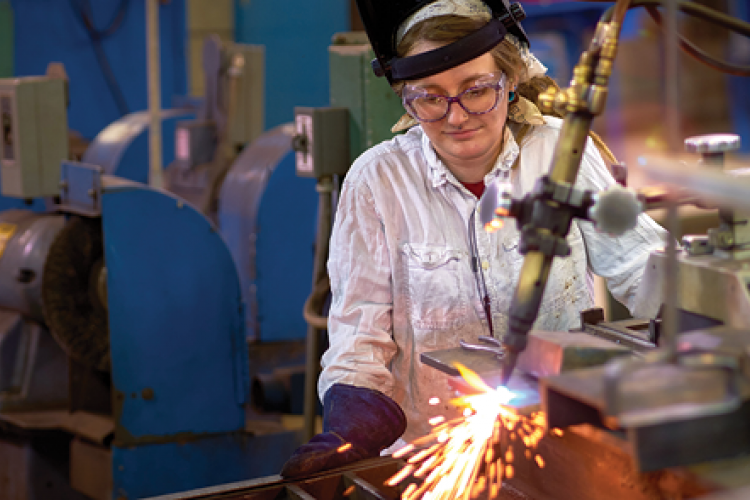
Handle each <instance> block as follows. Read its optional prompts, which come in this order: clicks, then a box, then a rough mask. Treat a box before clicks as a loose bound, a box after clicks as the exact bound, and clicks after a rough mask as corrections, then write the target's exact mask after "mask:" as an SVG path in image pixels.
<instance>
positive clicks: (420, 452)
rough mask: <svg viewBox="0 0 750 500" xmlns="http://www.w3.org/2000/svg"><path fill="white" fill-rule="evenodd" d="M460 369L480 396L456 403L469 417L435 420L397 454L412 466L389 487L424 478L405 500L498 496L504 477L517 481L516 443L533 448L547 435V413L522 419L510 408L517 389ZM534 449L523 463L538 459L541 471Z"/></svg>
mask: <svg viewBox="0 0 750 500" xmlns="http://www.w3.org/2000/svg"><path fill="white" fill-rule="evenodd" d="M457 368H458V370H459V372H460V373H461V376H462V377H463V378H464V380H465V381H466V382H467V383H468V384H469V385H470V386H471V387H472V388H474V389H476V390H477V391H478V393H477V394H471V395H465V396H462V397H460V398H457V399H455V400H453V401H452V404H454V405H457V406H459V407H463V408H464V411H463V415H464V416H463V417H460V418H456V419H454V420H448V421H446V420H445V418H443V417H439V418H438V417H435V418H432V419H431V420H430V423H431V424H432V425H433V429H432V431H431V433H430V434H428V435H427V436H424V437H421V438H419V439H417V440H415V441H413V442H412V443H410V444H409V445H407V446H406V447H404V448H402V449H401V450H399V451H398V452H397V453H395V454H394V457H397V458H400V457H405V456H407V455H408V456H409V458H408V460H407V462H408V464H407V465H406V466H405V467H404V468H403V469H401V470H400V471H399V472H398V473H396V474H395V475H394V476H392V477H391V478H390V479H388V481H387V482H386V484H388V485H389V486H395V485H397V484H399V483H400V482H402V481H403V480H405V479H406V478H408V477H410V476H411V477H414V478H416V480H418V481H417V483H416V484H414V483H412V484H409V486H408V488H406V489H405V490H404V492H403V494H402V495H401V498H402V500H417V499H425V498H430V499H431V500H447V499H453V498H460V499H466V500H469V499H471V498H476V496H477V495H479V494H480V493H484V494H485V495H487V494H489V498H497V496H498V495H499V491H500V488H502V482H503V479H504V478H507V479H510V478H512V477H513V475H514V472H515V470H514V466H513V465H512V464H513V461H514V458H515V457H514V451H513V447H512V446H511V442H512V443H515V444H514V445H513V446H520V445H521V443H523V445H525V446H526V447H527V448H528V450H532V449H535V448H536V447H537V444H538V443H539V441H540V440H541V439H542V438H543V437H544V436H545V434H546V432H545V427H544V425H545V423H544V415H543V414H542V413H535V414H534V415H532V416H531V417H524V416H522V415H518V414H517V413H516V412H515V411H514V409H513V408H510V407H509V406H507V405H508V403H509V402H510V401H511V400H512V399H513V397H514V396H515V394H514V393H513V392H512V391H510V390H508V388H506V387H498V388H497V389H493V388H491V387H489V386H488V385H487V384H485V382H484V381H483V380H482V379H481V377H479V376H478V375H477V374H476V373H474V372H473V371H471V370H469V369H468V368H466V367H464V366H462V365H457ZM433 399H436V398H433ZM430 403H431V404H432V400H430ZM554 431H559V429H555V430H554ZM554 431H553V432H551V433H552V434H554V435H561V434H562V431H559V434H558V432H554ZM516 437H518V438H519V439H520V442H519V440H518V439H516ZM528 450H526V452H525V453H524V452H522V451H520V450H518V449H517V450H516V451H518V453H519V456H520V458H521V459H523V458H526V459H527V460H529V461H531V460H533V461H534V462H535V463H536V465H537V466H538V467H540V468H541V467H544V459H543V458H542V457H541V456H540V455H538V454H536V453H531V452H530V451H528ZM532 457H533V458H532ZM422 478H424V479H422ZM419 480H421V482H419Z"/></svg>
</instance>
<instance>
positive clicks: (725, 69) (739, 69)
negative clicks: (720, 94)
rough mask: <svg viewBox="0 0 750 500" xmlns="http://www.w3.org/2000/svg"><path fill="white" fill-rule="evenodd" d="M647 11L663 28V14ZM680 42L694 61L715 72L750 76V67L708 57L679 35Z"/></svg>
mask: <svg viewBox="0 0 750 500" xmlns="http://www.w3.org/2000/svg"><path fill="white" fill-rule="evenodd" d="M646 11H647V12H648V13H649V15H650V16H651V18H652V19H653V20H654V22H655V23H656V24H657V25H658V26H659V27H662V19H661V14H660V13H659V11H658V10H657V9H656V7H652V6H647V7H646ZM677 38H678V40H679V42H680V47H681V48H682V50H684V51H685V52H686V53H688V54H689V55H690V56H692V57H693V58H694V59H696V60H698V61H700V62H702V63H703V64H705V65H706V66H709V67H711V68H713V69H715V70H718V71H721V72H722V73H728V74H730V75H734V76H750V66H741V65H739V64H733V63H729V62H726V61H722V60H720V59H717V58H715V57H712V56H710V55H708V54H707V53H706V52H704V51H703V50H701V49H699V48H698V47H697V46H696V45H695V44H693V43H692V42H690V41H689V40H686V39H685V38H684V37H682V36H681V35H679V34H678V35H677Z"/></svg>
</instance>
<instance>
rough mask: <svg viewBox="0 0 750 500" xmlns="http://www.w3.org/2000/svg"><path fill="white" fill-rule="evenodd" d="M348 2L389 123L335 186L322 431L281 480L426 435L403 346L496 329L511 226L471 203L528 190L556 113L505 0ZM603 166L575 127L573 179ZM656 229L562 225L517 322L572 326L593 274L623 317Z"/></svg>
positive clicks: (513, 252) (514, 270)
mask: <svg viewBox="0 0 750 500" xmlns="http://www.w3.org/2000/svg"><path fill="white" fill-rule="evenodd" d="M357 4H358V7H359V11H360V14H361V16H362V20H363V22H364V25H365V29H366V31H367V35H368V37H369V39H370V42H371V44H372V47H373V50H374V52H375V55H376V60H375V61H373V69H374V70H375V72H376V74H378V75H380V76H384V77H385V78H386V79H387V80H388V82H389V83H390V85H391V87H392V88H393V90H394V91H395V92H397V93H398V94H399V96H400V97H401V99H402V101H403V105H404V108H405V112H406V113H405V114H404V116H403V117H402V119H401V120H400V121H399V122H398V123H397V124H396V125H395V126H394V129H393V131H394V132H404V133H402V134H399V135H396V136H395V137H394V138H393V139H392V140H390V141H387V142H384V143H381V144H379V145H377V146H375V147H373V148H371V149H370V150H368V151H366V152H365V153H364V154H362V155H361V156H360V157H359V158H358V159H357V160H356V161H355V162H354V165H353V166H352V168H351V170H350V171H349V173H348V174H347V176H346V179H345V181H344V183H343V187H342V191H341V196H340V201H339V205H338V209H337V214H336V222H335V227H334V230H333V234H332V238H331V242H330V258H329V261H328V271H329V275H330V280H331V292H332V303H331V307H330V312H329V320H328V332H329V340H330V347H329V349H328V350H327V352H326V353H325V355H324V356H323V359H322V366H323V371H322V373H321V376H320V379H319V383H318V389H319V395H320V397H321V399H322V401H323V408H324V416H323V417H324V418H323V431H324V432H323V433H322V434H319V435H317V436H315V437H313V439H312V440H311V441H310V442H309V443H307V444H305V445H303V446H302V447H300V448H299V449H298V450H297V451H296V452H295V453H294V455H293V456H292V457H291V459H290V460H289V461H288V462H287V464H286V465H285V466H284V469H283V471H282V475H283V476H286V477H299V476H303V475H307V474H311V473H314V472H317V471H320V470H325V469H329V468H333V467H337V466H341V465H345V464H347V463H350V462H353V461H356V460H360V459H364V458H369V457H375V456H378V455H379V454H381V453H388V452H390V451H393V450H394V449H395V448H396V447H398V446H402V445H403V443H404V442H407V441H410V440H412V439H414V438H417V437H419V436H421V435H424V434H427V433H428V432H429V430H430V424H429V423H428V420H429V419H430V418H432V417H434V416H437V415H443V416H445V417H446V418H451V417H453V416H454V415H453V412H454V411H455V409H454V408H452V407H451V405H450V399H451V397H452V396H453V395H454V392H453V390H452V389H451V387H450V386H449V383H448V379H447V377H440V376H438V374H437V373H436V372H435V371H434V370H433V369H431V368H429V367H427V366H425V365H423V364H422V363H421V362H420V359H419V356H420V354H421V353H422V352H425V351H434V350H439V349H450V348H455V347H457V346H458V345H459V341H460V340H465V341H469V342H472V341H477V339H478V338H479V337H480V336H486V335H492V336H494V337H496V338H498V339H500V338H502V337H503V335H504V334H505V333H506V331H507V329H508V320H509V309H510V305H511V298H512V295H513V290H514V289H515V287H516V284H517V281H518V275H519V272H520V269H521V266H522V263H523V258H524V256H523V255H522V254H521V253H520V252H519V244H520V243H521V232H520V231H519V229H518V228H517V227H515V225H514V224H505V225H504V226H503V227H502V228H500V229H499V230H497V231H495V232H493V233H488V232H486V231H485V230H484V228H483V225H482V224H481V223H480V221H479V217H478V216H477V206H478V201H479V199H480V197H481V195H482V194H483V192H484V189H485V186H487V185H488V184H489V183H492V182H498V181H500V182H503V183H505V185H506V186H507V189H508V191H509V192H511V193H512V195H513V197H514V198H517V197H518V198H520V197H522V196H523V195H524V194H525V193H528V192H530V191H531V190H532V189H533V188H534V186H535V183H536V182H537V180H538V179H539V178H540V177H541V176H543V175H545V174H546V173H547V172H548V170H549V168H550V162H551V159H552V155H553V151H554V148H555V144H556V141H557V139H558V137H559V135H560V128H561V124H562V120H561V117H560V116H553V115H550V114H546V115H545V114H542V113H541V112H540V110H539V107H538V106H537V104H538V100H539V94H540V93H541V92H543V91H545V90H546V89H547V88H548V87H550V86H553V87H555V88H557V85H556V83H555V82H554V81H553V80H552V79H551V78H549V77H548V76H546V74H545V72H546V68H545V67H544V66H543V65H542V64H541V63H540V62H539V61H538V60H537V58H536V57H534V55H533V54H532V53H531V52H530V50H529V43H528V38H527V36H526V33H525V31H524V30H523V28H522V27H521V25H520V23H519V19H520V17H522V16H521V15H520V13H521V11H520V10H519V8H518V6H517V5H513V6H511V5H509V3H508V1H507V0H486V1H482V0H437V1H434V0H433V1H429V0H412V1H408V0H357ZM607 161H609V162H611V161H613V159H612V157H611V153H610V152H609V151H608V150H607V148H606V146H605V145H604V144H603V143H602V142H601V141H600V140H599V139H598V137H596V136H594V135H593V134H592V137H591V138H590V139H589V140H588V141H587V144H586V147H585V150H584V152H583V155H582V160H581V165H580V170H579V173H578V178H577V181H576V184H575V187H576V188H580V189H584V190H592V191H600V190H603V189H605V188H607V187H609V186H611V185H613V184H614V183H615V180H614V179H613V177H612V175H611V174H610V171H609V169H608V167H607V163H606V162H607ZM665 238H666V232H665V231H664V230H663V229H662V228H660V227H659V226H658V225H657V224H656V223H655V222H654V221H653V220H652V219H650V218H649V217H648V216H647V215H645V214H641V215H639V216H638V219H637V222H636V224H635V227H634V228H633V229H632V230H630V231H628V232H626V233H625V234H623V235H621V236H619V237H612V236H610V235H607V234H604V233H601V232H599V231H597V229H596V228H595V227H594V226H593V225H592V223H591V222H589V221H584V220H575V221H574V222H573V224H572V226H571V227H570V230H569V233H568V236H567V244H568V246H569V248H570V252H569V255H568V256H567V257H565V258H557V259H555V260H554V263H553V265H552V269H551V272H550V274H549V279H548V282H547V285H546V290H545V292H544V299H543V301H542V303H541V306H540V308H539V312H538V316H537V317H536V321H535V323H534V327H535V328H539V329H545V330H554V331H567V330H569V329H571V328H573V327H575V326H577V325H578V322H579V312H580V311H581V310H583V309H587V308H589V307H592V306H593V305H594V293H593V274H594V273H595V274H597V275H599V276H601V277H603V278H604V279H605V280H606V283H607V286H608V288H609V290H610V292H611V293H612V295H613V296H614V297H615V298H616V299H618V300H619V301H620V302H622V303H623V304H624V305H625V306H627V307H629V308H630V309H631V312H632V313H634V314H638V311H633V307H634V304H635V298H636V294H637V293H638V288H639V284H640V282H641V276H642V274H643V270H644V266H645V264H646V260H647V258H648V255H649V253H650V252H652V251H653V250H656V249H658V248H661V247H663V246H664V242H665ZM435 398H437V399H438V400H439V401H440V403H439V404H434V402H435ZM431 403H433V404H431ZM349 445H350V446H349Z"/></svg>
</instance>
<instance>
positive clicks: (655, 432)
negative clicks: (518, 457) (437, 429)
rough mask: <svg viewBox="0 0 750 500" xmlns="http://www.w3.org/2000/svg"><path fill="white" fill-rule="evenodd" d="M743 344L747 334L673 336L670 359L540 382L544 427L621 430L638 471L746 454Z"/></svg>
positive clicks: (661, 355) (749, 436)
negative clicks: (674, 343) (585, 427)
mask: <svg viewBox="0 0 750 500" xmlns="http://www.w3.org/2000/svg"><path fill="white" fill-rule="evenodd" d="M748 343H750V333H748V330H747V329H736V328H730V327H726V326H720V327H714V328H710V329H706V330H695V331H691V332H687V333H683V334H681V335H679V336H678V338H677V342H676V345H677V352H675V353H673V352H671V351H669V350H658V351H656V350H654V351H651V352H649V353H647V354H646V355H645V356H644V357H642V358H619V359H616V360H613V361H611V362H609V363H607V364H606V365H604V366H600V367H595V368H589V369H584V370H576V371H571V372H567V373H563V374H560V375H557V376H551V377H547V378H544V379H542V380H540V394H541V398H542V404H543V408H544V410H545V412H546V415H547V423H548V425H549V426H550V427H561V428H564V427H567V426H570V425H576V424H582V423H587V424H592V425H595V426H599V427H609V428H612V429H616V430H618V432H619V431H623V432H624V433H625V434H624V436H625V437H626V439H627V441H628V442H629V443H630V446H632V450H633V454H634V458H635V460H636V462H637V463H638V465H639V468H640V470H643V471H648V470H657V469H662V468H666V467H673V466H680V465H689V464H695V463H701V462H706V461H710V460H715V459H719V458H727V457H732V456H735V455H739V454H742V453H745V452H746V450H747V449H748V446H750V428H748V427H747V418H748V412H749V411H750V404H749V403H748V400H749V399H750V383H749V382H748V373H747V371H748V358H747V356H748V353H747V349H746V346H747V345H748ZM666 450H670V451H669V452H666Z"/></svg>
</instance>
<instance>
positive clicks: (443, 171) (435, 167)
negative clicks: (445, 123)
mask: <svg viewBox="0 0 750 500" xmlns="http://www.w3.org/2000/svg"><path fill="white" fill-rule="evenodd" d="M415 128H416V129H419V133H420V134H421V135H422V137H421V140H422V154H423V155H424V158H425V160H426V162H427V169H428V174H429V176H430V180H431V181H432V186H433V187H438V186H442V185H443V184H445V183H446V182H450V183H451V184H455V185H460V184H461V183H460V182H459V181H458V180H457V179H456V177H455V176H454V175H453V173H452V172H451V171H450V170H449V169H448V167H446V166H445V164H444V163H443V161H442V160H441V159H440V157H439V156H438V155H437V153H436V152H435V148H433V147H432V142H431V141H430V139H429V138H428V137H427V134H425V133H424V131H423V130H422V127H415ZM503 140H504V142H503V149H502V151H501V153H500V155H499V156H498V157H497V160H496V161H495V165H494V166H493V167H492V170H490V171H489V173H488V174H487V175H485V176H484V182H485V184H489V183H490V182H492V181H493V180H495V179H496V178H497V177H498V176H500V175H503V176H508V175H509V174H510V169H511V167H512V166H513V162H514V161H516V158H517V157H518V154H519V152H520V150H519V148H518V144H517V143H516V140H515V138H514V137H513V134H512V133H511V131H510V129H509V127H505V137H504V139H503Z"/></svg>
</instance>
